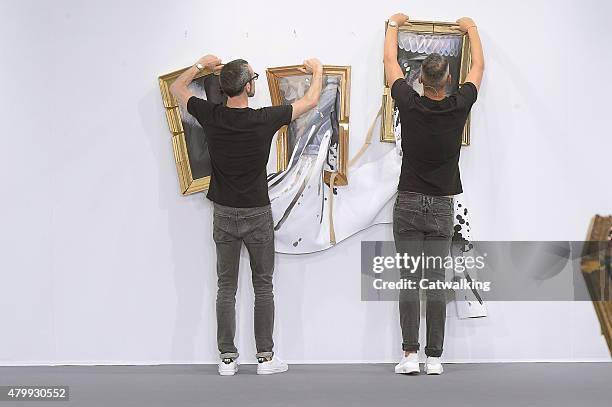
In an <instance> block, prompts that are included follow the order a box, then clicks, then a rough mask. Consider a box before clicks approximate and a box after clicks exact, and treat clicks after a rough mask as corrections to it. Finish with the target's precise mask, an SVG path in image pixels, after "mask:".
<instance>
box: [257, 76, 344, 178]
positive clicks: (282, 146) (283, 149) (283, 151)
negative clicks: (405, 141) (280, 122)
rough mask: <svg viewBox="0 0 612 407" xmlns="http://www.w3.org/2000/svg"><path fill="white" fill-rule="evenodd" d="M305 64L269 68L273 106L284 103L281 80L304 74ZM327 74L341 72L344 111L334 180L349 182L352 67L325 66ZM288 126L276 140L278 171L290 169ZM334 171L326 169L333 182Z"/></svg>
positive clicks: (341, 115) (341, 103) (340, 123)
mask: <svg viewBox="0 0 612 407" xmlns="http://www.w3.org/2000/svg"><path fill="white" fill-rule="evenodd" d="M301 67H302V65H291V66H281V67H275V68H268V69H266V76H267V77H268V86H269V88H270V98H271V99H272V104H273V105H280V104H282V103H283V97H282V95H281V91H280V86H279V79H280V78H284V77H287V76H298V75H304V73H303V72H302V71H300V70H299V68H301ZM323 75H338V76H340V77H341V80H340V112H339V115H338V120H339V123H338V124H339V126H338V127H339V131H340V134H339V143H338V171H337V172H336V177H335V180H334V184H335V185H346V184H348V173H347V172H348V154H349V151H348V143H349V106H350V88H351V67H350V66H337V65H323ZM287 148H288V142H287V126H283V127H282V128H281V129H280V130H279V132H278V136H277V139H276V162H277V170H278V171H284V170H286V169H287V164H288V156H287V153H288V152H287ZM331 174H332V172H329V171H325V173H324V174H323V179H324V181H325V182H326V183H328V184H329V182H330V178H331Z"/></svg>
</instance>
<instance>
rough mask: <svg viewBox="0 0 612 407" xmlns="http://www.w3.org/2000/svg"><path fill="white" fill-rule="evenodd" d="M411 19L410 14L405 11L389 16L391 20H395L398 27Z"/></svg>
mask: <svg viewBox="0 0 612 407" xmlns="http://www.w3.org/2000/svg"><path fill="white" fill-rule="evenodd" d="M408 20H409V18H408V16H407V15H406V14H404V13H396V14H393V15H392V16H391V17H389V21H394V22H395V23H396V24H397V25H398V27H401V26H403V25H404V24H406V22H407V21H408Z"/></svg>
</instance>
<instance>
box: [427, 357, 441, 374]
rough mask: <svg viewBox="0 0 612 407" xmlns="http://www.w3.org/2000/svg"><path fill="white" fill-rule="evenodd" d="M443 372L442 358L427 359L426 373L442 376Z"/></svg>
mask: <svg viewBox="0 0 612 407" xmlns="http://www.w3.org/2000/svg"><path fill="white" fill-rule="evenodd" d="M443 371H444V369H443V368H442V363H441V362H440V358H432V357H427V361H426V362H425V373H427V374H442V372H443Z"/></svg>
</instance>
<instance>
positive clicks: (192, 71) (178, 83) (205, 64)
mask: <svg viewBox="0 0 612 407" xmlns="http://www.w3.org/2000/svg"><path fill="white" fill-rule="evenodd" d="M220 68H221V60H220V59H219V58H217V57H216V56H214V55H206V56H203V57H202V58H200V59H199V60H198V62H196V63H195V64H194V65H192V66H190V67H189V68H188V69H187V70H185V72H183V73H182V74H180V75H179V77H178V78H176V79H175V80H174V82H172V85H170V93H172V95H173V96H174V97H175V98H176V100H177V101H178V103H179V104H180V105H181V106H184V107H187V101H188V100H189V98H190V97H192V96H193V93H192V92H191V91H190V90H189V89H188V88H187V86H189V84H190V83H191V82H192V81H193V78H195V77H196V75H197V74H198V73H199V72H200V71H201V70H203V69H210V70H218V69H220Z"/></svg>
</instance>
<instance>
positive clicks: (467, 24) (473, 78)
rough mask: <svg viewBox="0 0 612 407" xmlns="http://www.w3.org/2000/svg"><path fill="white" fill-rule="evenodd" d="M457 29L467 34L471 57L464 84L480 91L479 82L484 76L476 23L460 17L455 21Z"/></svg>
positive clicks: (482, 54)
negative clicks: (457, 25)
mask: <svg viewBox="0 0 612 407" xmlns="http://www.w3.org/2000/svg"><path fill="white" fill-rule="evenodd" d="M457 24H459V29H460V30H461V31H463V32H465V33H467V36H468V38H469V39H470V50H471V56H472V64H471V65H470V72H469V73H468V75H467V77H466V78H465V81H466V82H472V83H473V84H474V85H475V86H476V89H478V90H480V82H481V81H482V75H483V74H484V66H485V62H484V53H483V52H482V43H481V42H480V35H478V28H477V27H476V23H475V22H474V20H472V19H471V18H469V17H462V18H460V19H459V20H457Z"/></svg>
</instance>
